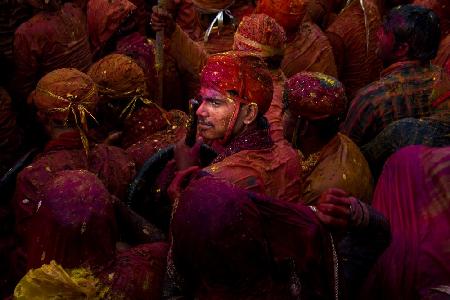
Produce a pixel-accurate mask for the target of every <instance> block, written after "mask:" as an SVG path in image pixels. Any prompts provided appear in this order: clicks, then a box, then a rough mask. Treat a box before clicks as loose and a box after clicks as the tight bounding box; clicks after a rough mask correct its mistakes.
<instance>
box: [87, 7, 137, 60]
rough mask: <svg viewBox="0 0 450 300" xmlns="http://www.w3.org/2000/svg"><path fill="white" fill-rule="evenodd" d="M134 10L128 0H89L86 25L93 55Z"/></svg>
mask: <svg viewBox="0 0 450 300" xmlns="http://www.w3.org/2000/svg"><path fill="white" fill-rule="evenodd" d="M135 10H136V6H135V5H134V4H133V3H131V2H130V1H128V0H115V1H109V0H89V2H88V5H87V26H88V30H89V39H90V40H91V46H92V52H93V53H94V55H96V54H97V53H98V52H99V51H101V50H102V48H103V47H104V46H105V44H106V43H107V41H108V40H109V39H110V38H111V37H112V36H113V35H114V33H115V32H116V30H117V29H119V27H120V25H121V24H122V22H123V21H124V20H125V19H126V18H127V17H128V16H129V15H130V14H131V13H132V12H134V11H135Z"/></svg>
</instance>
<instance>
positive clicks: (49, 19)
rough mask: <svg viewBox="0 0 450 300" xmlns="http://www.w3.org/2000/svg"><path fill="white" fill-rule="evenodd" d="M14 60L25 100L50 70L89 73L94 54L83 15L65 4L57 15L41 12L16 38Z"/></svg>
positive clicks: (18, 86)
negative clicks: (74, 70) (73, 70)
mask: <svg viewBox="0 0 450 300" xmlns="http://www.w3.org/2000/svg"><path fill="white" fill-rule="evenodd" d="M14 61H15V65H16V74H15V79H14V88H15V90H16V92H17V93H18V94H19V95H20V96H21V97H22V98H23V99H26V97H27V96H28V93H29V92H31V91H32V90H33V89H34V88H35V86H36V84H37V82H38V80H39V79H40V78H41V77H42V76H44V75H45V74H47V73H48V72H50V71H53V70H56V69H59V68H76V69H78V70H80V71H87V69H88V68H89V66H90V65H91V63H92V55H91V50H90V46H89V40H88V34H87V28H86V19H85V16H84V13H83V12H82V11H81V9H79V8H78V7H77V6H75V5H73V4H71V3H66V4H64V5H63V6H62V8H61V9H60V10H58V11H56V12H40V13H38V14H37V15H35V16H34V17H33V18H31V19H30V20H28V21H27V22H25V23H23V24H22V25H21V26H20V27H19V28H18V29H17V30H16V33H15V35H14Z"/></svg>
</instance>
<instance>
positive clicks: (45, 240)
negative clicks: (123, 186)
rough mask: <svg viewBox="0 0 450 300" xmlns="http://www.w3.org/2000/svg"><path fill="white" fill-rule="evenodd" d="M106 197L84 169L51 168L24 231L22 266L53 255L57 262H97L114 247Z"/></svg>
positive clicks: (34, 264)
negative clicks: (25, 254)
mask: <svg viewBox="0 0 450 300" xmlns="http://www.w3.org/2000/svg"><path fill="white" fill-rule="evenodd" d="M115 226H116V224H115V216H114V210H113V204H112V198H111V196H110V194H109V193H108V191H107V190H106V188H105V187H104V185H103V184H102V182H101V181H100V180H99V179H98V178H97V176H95V175H94V174H92V173H90V172H89V171H85V170H74V171H72V170H70V171H60V172H58V173H56V174H55V176H54V178H53V179H52V180H50V181H49V182H48V183H47V184H46V185H45V186H44V187H43V190H42V199H41V202H40V205H39V206H38V209H37V212H36V214H35V215H34V216H33V217H32V219H31V221H30V226H29V227H28V228H27V233H26V235H25V239H26V241H27V242H26V245H27V250H28V251H27V252H28V268H37V267H40V266H41V265H42V264H43V263H48V262H50V261H51V260H55V261H56V262H57V263H59V264H61V265H62V266H63V267H67V268H73V267H78V266H80V265H81V264H83V263H87V264H88V265H94V266H95V265H99V264H102V263H104V262H106V261H107V260H109V259H111V258H112V257H113V255H114V253H115V242H116V236H115V234H116V232H115Z"/></svg>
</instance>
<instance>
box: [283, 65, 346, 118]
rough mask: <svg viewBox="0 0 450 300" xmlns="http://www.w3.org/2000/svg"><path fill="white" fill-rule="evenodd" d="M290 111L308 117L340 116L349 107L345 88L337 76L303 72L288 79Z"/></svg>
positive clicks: (287, 95) (286, 90) (286, 94)
mask: <svg viewBox="0 0 450 300" xmlns="http://www.w3.org/2000/svg"><path fill="white" fill-rule="evenodd" d="M285 100H286V101H287V107H288V109H289V111H290V112H291V113H292V114H293V115H296V116H302V117H305V118H308V119H316V120H317V119H323V118H326V117H329V116H339V115H341V114H343V113H344V112H345V110H346V108H347V98H346V96H345V90H344V87H343V85H342V83H341V82H340V81H338V80H337V79H336V78H334V77H331V76H328V75H325V74H322V73H316V72H301V73H298V74H296V75H294V76H292V77H291V78H289V79H288V80H287V81H286V86H285Z"/></svg>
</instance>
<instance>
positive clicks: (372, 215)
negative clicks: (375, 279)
mask: <svg viewBox="0 0 450 300" xmlns="http://www.w3.org/2000/svg"><path fill="white" fill-rule="evenodd" d="M366 207H367V211H368V213H369V218H368V219H369V221H368V223H367V225H366V226H363V227H359V228H355V229H353V230H351V231H350V232H349V233H347V235H346V236H345V237H344V238H343V239H342V240H341V241H340V243H339V245H338V253H339V257H340V258H341V259H342V273H343V275H344V279H345V284H346V290H347V291H349V292H352V291H353V292H357V291H358V290H359V289H360V288H361V285H362V284H363V283H364V281H365V278H366V277H367V275H368V274H369V271H370V269H371V268H372V266H373V265H374V264H375V262H376V261H377V259H378V257H379V256H380V255H381V254H382V253H383V251H384V250H385V249H386V248H387V247H388V246H389V245H390V242H391V230H390V224H389V221H388V220H387V219H386V218H385V217H384V216H383V215H382V214H381V213H379V212H377V211H376V210H375V209H373V208H371V207H368V206H366ZM349 296H350V295H349ZM353 296H355V295H353ZM349 299H354V298H352V297H349Z"/></svg>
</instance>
